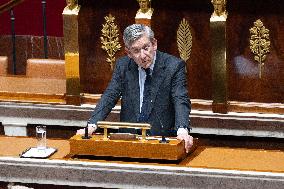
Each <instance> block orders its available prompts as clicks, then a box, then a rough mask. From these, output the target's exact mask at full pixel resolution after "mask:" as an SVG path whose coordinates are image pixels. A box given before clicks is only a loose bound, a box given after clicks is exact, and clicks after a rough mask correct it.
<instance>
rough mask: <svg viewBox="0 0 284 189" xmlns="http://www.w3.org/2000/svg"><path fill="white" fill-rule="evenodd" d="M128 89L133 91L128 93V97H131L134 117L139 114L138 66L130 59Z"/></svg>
mask: <svg viewBox="0 0 284 189" xmlns="http://www.w3.org/2000/svg"><path fill="white" fill-rule="evenodd" d="M128 83H129V90H131V91H133V92H132V93H130V95H129V97H130V98H131V102H132V105H133V106H132V107H133V109H134V111H135V115H136V118H137V117H138V115H139V110H140V89H139V73H138V66H137V64H136V63H135V62H134V61H133V59H130V62H129V81H128Z"/></svg>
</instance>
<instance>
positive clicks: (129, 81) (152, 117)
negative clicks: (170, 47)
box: [89, 51, 191, 136]
mask: <svg viewBox="0 0 284 189" xmlns="http://www.w3.org/2000/svg"><path fill="white" fill-rule="evenodd" d="M151 85H152V86H151V90H152V94H151V99H152V104H151V105H152V107H151V111H150V112H149V120H148V123H150V124H151V125H152V129H151V130H150V132H149V133H148V134H150V135H165V136H174V135H176V134H175V131H176V130H177V129H178V128H180V127H182V128H189V126H190V122H189V113H190V109H191V106H190V100H189V97H188V92H187V85H186V75H185V63H184V61H182V60H181V59H178V58H176V57H174V56H171V55H169V54H166V53H162V52H159V51H157V54H156V62H155V66H154V70H153V73H152V84H151ZM120 98H121V112H120V121H122V122H137V120H138V116H139V109H140V94H139V74H138V66H137V64H136V63H135V62H134V60H133V59H130V58H129V57H128V56H124V57H122V58H120V59H118V60H117V62H116V67H115V70H114V72H113V76H112V79H111V82H110V83H109V85H108V87H107V89H106V90H105V92H104V94H103V95H102V97H101V100H100V102H99V103H98V105H97V106H96V108H95V110H94V112H93V113H92V116H91V118H90V120H89V122H90V123H97V121H100V120H104V119H105V118H106V117H107V115H108V114H109V113H110V111H111V109H112V108H113V107H114V106H115V105H116V103H117V101H118V100H119V99H120Z"/></svg>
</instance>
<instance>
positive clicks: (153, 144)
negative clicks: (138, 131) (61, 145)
mask: <svg viewBox="0 0 284 189" xmlns="http://www.w3.org/2000/svg"><path fill="white" fill-rule="evenodd" d="M81 137H82V136H81V135H75V136H73V137H72V138H71V139H70V154H71V155H93V156H112V157H128V158H146V159H165V160H179V159H182V158H184V157H185V156H186V153H185V149H184V141H179V140H176V139H172V140H170V141H169V143H159V140H158V139H155V140H134V141H126V140H104V139H103V135H93V136H92V138H91V139H88V140H85V139H82V138H81Z"/></svg>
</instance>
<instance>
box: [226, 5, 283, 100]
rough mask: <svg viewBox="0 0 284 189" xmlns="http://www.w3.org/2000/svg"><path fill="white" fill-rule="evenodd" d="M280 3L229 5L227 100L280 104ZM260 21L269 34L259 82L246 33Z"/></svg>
mask: <svg viewBox="0 0 284 189" xmlns="http://www.w3.org/2000/svg"><path fill="white" fill-rule="evenodd" d="M283 7H284V1H281V0H250V1H244V0H243V1H240V0H232V1H229V4H228V11H229V17H228V20H227V23H228V24H227V29H228V30H227V34H228V68H229V72H228V76H229V100H234V101H247V102H249V101H253V102H269V103H271V102H275V103H276V102H281V103H283V102H284V95H283V94H284V66H283V65H284V11H283ZM257 19H261V21H262V22H263V24H264V26H265V27H266V28H267V29H269V30H270V40H271V52H270V54H269V55H268V56H267V58H266V61H265V66H264V72H263V78H262V79H259V78H258V67H257V66H258V64H257V62H256V61H254V58H253V56H254V55H253V54H252V53H251V51H250V49H249V38H250V33H249V29H250V28H251V27H253V24H254V22H255V21H256V20H257Z"/></svg>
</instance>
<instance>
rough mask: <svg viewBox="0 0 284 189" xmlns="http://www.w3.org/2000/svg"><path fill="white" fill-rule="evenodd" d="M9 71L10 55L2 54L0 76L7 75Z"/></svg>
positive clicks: (0, 57)
mask: <svg viewBox="0 0 284 189" xmlns="http://www.w3.org/2000/svg"><path fill="white" fill-rule="evenodd" d="M7 72H8V57H7V56H0V76H6V75H7Z"/></svg>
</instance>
